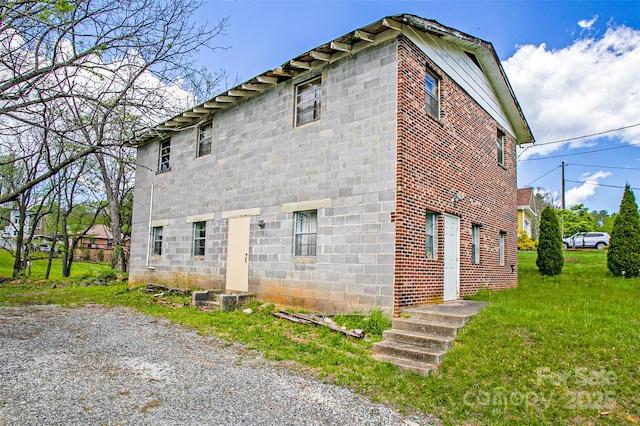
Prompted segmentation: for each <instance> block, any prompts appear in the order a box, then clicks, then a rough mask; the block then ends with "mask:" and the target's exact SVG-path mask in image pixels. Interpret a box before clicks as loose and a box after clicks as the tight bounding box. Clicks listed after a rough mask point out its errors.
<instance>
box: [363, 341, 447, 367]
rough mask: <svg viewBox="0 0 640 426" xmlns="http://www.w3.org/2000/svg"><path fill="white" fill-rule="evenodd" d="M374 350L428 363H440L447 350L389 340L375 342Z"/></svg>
mask: <svg viewBox="0 0 640 426" xmlns="http://www.w3.org/2000/svg"><path fill="white" fill-rule="evenodd" d="M373 350H374V351H375V352H376V353H378V354H381V355H387V356H392V357H394V358H402V359H408V360H411V361H418V362H424V363H427V364H440V362H442V358H443V357H444V354H445V351H442V350H437V349H431V348H425V347H421V346H415V345H409V344H406V343H398V342H388V341H382V342H376V343H374V344H373Z"/></svg>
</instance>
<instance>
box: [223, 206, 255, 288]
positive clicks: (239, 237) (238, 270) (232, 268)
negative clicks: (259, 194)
mask: <svg viewBox="0 0 640 426" xmlns="http://www.w3.org/2000/svg"><path fill="white" fill-rule="evenodd" d="M249 223H250V217H249V216H243V217H230V218H229V237H228V242H227V290H235V291H248V290H249Z"/></svg>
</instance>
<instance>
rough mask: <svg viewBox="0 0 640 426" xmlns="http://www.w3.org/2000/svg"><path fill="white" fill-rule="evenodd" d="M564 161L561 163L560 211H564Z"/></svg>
mask: <svg viewBox="0 0 640 426" xmlns="http://www.w3.org/2000/svg"><path fill="white" fill-rule="evenodd" d="M564 207H565V206H564V161H563V162H562V210H564Z"/></svg>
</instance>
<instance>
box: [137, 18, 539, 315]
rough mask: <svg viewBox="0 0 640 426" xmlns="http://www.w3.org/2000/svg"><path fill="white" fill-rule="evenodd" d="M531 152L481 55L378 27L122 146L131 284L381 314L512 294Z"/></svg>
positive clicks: (502, 87)
mask: <svg viewBox="0 0 640 426" xmlns="http://www.w3.org/2000/svg"><path fill="white" fill-rule="evenodd" d="M532 140H533V136H532V134H531V131H530V128H529V126H528V124H527V122H526V120H525V118H524V115H523V113H522V110H521V109H520V106H519V104H518V102H517V100H516V98H515V96H514V93H513V91H512V88H511V86H510V84H509V82H508V80H507V78H506V75H505V73H504V70H503V68H502V66H501V65H500V61H499V59H498V57H497V55H496V52H495V50H494V49H493V46H492V45H491V44H490V43H488V42H486V41H482V40H480V39H477V38H475V37H472V36H470V35H467V34H464V33H461V32H459V31H457V30H454V29H452V28H448V27H445V26H443V25H441V24H439V23H438V22H435V21H431V20H426V19H422V18H419V17H416V16H412V15H397V16H392V17H387V18H384V19H382V20H380V21H377V22H375V23H373V24H371V25H368V26H365V27H363V28H360V29H358V30H355V31H353V32H351V33H349V34H347V35H344V36H342V37H339V38H337V39H335V40H333V41H331V42H328V43H326V44H323V45H322V46H319V47H317V48H315V49H313V50H310V51H308V52H306V53H303V54H302V55H299V56H297V57H296V58H294V59H292V60H291V61H289V62H287V63H285V64H284V65H282V67H281V68H278V69H274V70H272V71H267V72H265V73H263V74H261V75H259V76H257V77H254V78H252V79H251V80H249V81H247V82H246V83H243V84H240V85H239V86H237V87H235V88H233V89H230V90H228V91H227V92H225V93H223V94H221V95H219V96H216V97H214V98H213V99H211V100H209V101H207V102H204V103H203V104H201V105H198V106H197V107H194V108H192V109H189V110H188V111H185V112H184V113H183V114H180V115H178V116H176V117H174V118H172V119H170V120H168V121H167V122H164V123H162V124H160V125H158V126H156V127H155V128H154V129H152V130H151V131H149V132H148V133H146V134H145V135H143V136H142V137H140V138H139V139H138V140H137V144H138V158H137V164H138V166H137V169H136V186H135V197H134V209H133V231H132V245H131V258H130V273H129V281H130V284H131V285H134V284H143V283H146V282H166V283H171V284H172V285H183V286H188V287H201V288H222V289H226V290H228V291H248V292H252V293H255V294H257V295H258V296H259V297H260V298H261V299H263V300H270V301H273V302H277V303H284V304H289V305H298V306H306V307H309V308H312V309H316V310H322V311H330V312H341V311H351V310H356V309H358V310H367V309H370V308H373V307H380V308H382V309H384V310H386V311H387V312H393V313H394V314H398V313H399V312H400V309H401V308H403V307H408V306H418V305H424V304H429V303H436V302H442V301H447V300H456V299H459V298H461V297H462V296H464V295H468V294H473V293H475V292H476V291H477V290H478V289H480V288H490V289H499V288H506V287H512V286H515V285H517V220H516V211H517V209H516V186H515V185H516V158H515V145H516V144H518V143H527V142H531V141H532Z"/></svg>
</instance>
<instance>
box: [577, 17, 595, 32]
mask: <svg viewBox="0 0 640 426" xmlns="http://www.w3.org/2000/svg"><path fill="white" fill-rule="evenodd" d="M597 20H598V15H596V16H594V17H593V18H592V19H591V20H590V21H587V20H585V19H583V20H582V21H578V26H579V27H580V28H583V29H585V30H588V29H591V27H592V26H593V24H595V23H596V21H597Z"/></svg>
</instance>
